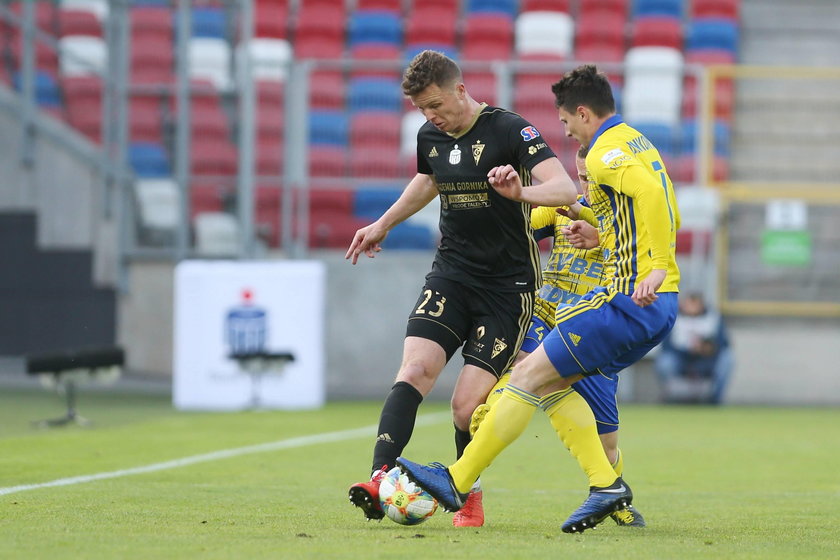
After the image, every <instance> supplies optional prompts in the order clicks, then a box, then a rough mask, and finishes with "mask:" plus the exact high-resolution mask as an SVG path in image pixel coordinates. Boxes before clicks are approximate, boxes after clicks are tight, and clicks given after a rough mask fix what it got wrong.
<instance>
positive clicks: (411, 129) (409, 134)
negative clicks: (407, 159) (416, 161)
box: [400, 111, 426, 156]
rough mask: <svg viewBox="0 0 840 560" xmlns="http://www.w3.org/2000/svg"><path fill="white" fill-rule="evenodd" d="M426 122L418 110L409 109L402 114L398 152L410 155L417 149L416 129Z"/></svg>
mask: <svg viewBox="0 0 840 560" xmlns="http://www.w3.org/2000/svg"><path fill="white" fill-rule="evenodd" d="M425 122H426V117H424V116H423V114H422V113H421V112H420V111H409V112H408V113H406V114H404V115H403V118H402V130H401V131H400V154H402V155H403V156H411V155H413V154H414V153H415V152H416V151H417V131H418V130H420V127H421V126H423V124H424V123H425Z"/></svg>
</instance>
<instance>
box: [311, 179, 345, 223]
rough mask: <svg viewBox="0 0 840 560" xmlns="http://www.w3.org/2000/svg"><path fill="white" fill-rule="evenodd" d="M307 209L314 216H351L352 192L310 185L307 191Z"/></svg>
mask: <svg viewBox="0 0 840 560" xmlns="http://www.w3.org/2000/svg"><path fill="white" fill-rule="evenodd" d="M309 209H310V211H312V212H313V213H316V214H329V213H333V214H342V215H344V216H350V215H352V214H353V191H351V190H349V189H337V188H323V187H319V186H317V185H312V186H311V187H310V189H309Z"/></svg>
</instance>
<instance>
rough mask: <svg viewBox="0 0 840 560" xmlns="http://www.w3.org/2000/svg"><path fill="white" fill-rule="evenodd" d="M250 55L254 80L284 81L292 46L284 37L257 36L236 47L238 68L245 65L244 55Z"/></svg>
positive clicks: (287, 71)
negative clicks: (266, 37) (268, 37)
mask: <svg viewBox="0 0 840 560" xmlns="http://www.w3.org/2000/svg"><path fill="white" fill-rule="evenodd" d="M248 54H250V55H251V68H252V71H253V76H254V80H267V81H275V82H285V81H286V77H287V76H288V73H289V62H291V60H292V46H291V45H290V44H289V42H288V41H286V40H285V39H264V38H257V39H253V40H251V42H250V43H248V44H245V43H240V44H239V46H238V47H237V53H236V56H237V59H236V60H237V64H238V68H239V69H240V71H241V69H243V68H244V67H245V64H244V63H245V56H247V55H248Z"/></svg>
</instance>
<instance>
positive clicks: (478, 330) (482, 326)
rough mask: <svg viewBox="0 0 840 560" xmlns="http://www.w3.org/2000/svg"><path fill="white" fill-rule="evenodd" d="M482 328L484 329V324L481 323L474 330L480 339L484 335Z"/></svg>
mask: <svg viewBox="0 0 840 560" xmlns="http://www.w3.org/2000/svg"><path fill="white" fill-rule="evenodd" d="M484 330H485V329H484V325H481V326H480V327H478V329H476V331H475V336H476V338H478V339H479V340H481V339H482V338H483V337H484Z"/></svg>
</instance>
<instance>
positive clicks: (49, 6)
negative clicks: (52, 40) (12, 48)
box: [7, 0, 59, 35]
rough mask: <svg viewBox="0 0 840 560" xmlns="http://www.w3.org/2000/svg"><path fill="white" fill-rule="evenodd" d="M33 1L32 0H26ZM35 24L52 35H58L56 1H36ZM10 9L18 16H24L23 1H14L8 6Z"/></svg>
mask: <svg viewBox="0 0 840 560" xmlns="http://www.w3.org/2000/svg"><path fill="white" fill-rule="evenodd" d="M25 1H27V2H31V1H32V0H25ZM34 4H35V26H36V27H37V28H38V29H40V30H41V31H43V32H45V33H48V34H50V35H57V33H56V28H57V27H58V11H59V10H58V8H56V6H55V3H53V2H50V1H44V0H42V1H40V2H39V1H37V0H36V1H35V2H34ZM7 7H8V9H9V10H10V11H11V12H12V13H13V14H14V15H16V16H17V17H19V18H22V17H23V2H12V3H11V5H9V6H7Z"/></svg>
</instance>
